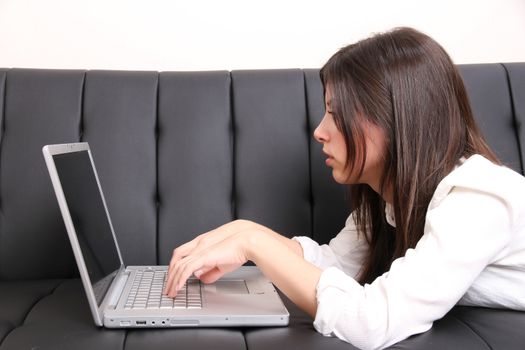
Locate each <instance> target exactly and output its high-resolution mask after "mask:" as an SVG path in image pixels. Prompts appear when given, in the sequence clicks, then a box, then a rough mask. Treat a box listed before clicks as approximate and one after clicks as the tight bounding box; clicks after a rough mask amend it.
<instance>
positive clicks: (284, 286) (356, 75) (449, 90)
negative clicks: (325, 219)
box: [165, 28, 525, 349]
mask: <svg viewBox="0 0 525 350" xmlns="http://www.w3.org/2000/svg"><path fill="white" fill-rule="evenodd" d="M321 80H322V83H323V86H324V93H325V104H326V113H325V115H324V117H323V119H322V121H321V123H320V124H319V126H318V127H317V129H316V130H315V132H314V137H315V139H316V140H317V141H319V142H320V143H322V144H323V152H324V153H325V154H326V155H327V159H326V164H327V165H328V166H329V167H331V168H332V175H333V177H334V179H335V180H336V181H337V182H339V183H342V184H352V185H354V186H352V187H351V198H352V207H353V208H355V210H354V211H353V212H352V214H351V215H350V217H349V218H348V220H347V222H346V226H345V227H344V229H343V230H342V231H341V232H340V233H339V234H338V235H337V236H336V237H335V238H334V239H332V240H331V242H330V244H329V245H323V246H319V245H318V244H317V243H316V242H314V241H312V240H311V239H309V238H307V237H294V238H293V239H288V238H285V237H283V236H281V235H279V234H277V233H275V232H273V231H271V230H270V229H268V228H266V227H264V226H261V225H258V224H256V223H253V222H249V221H245V220H237V221H234V222H231V223H229V224H226V225H224V226H222V227H219V228H218V229H216V230H213V231H210V232H208V233H205V234H203V235H200V236H199V237H197V238H196V239H194V240H193V241H191V242H189V243H186V244H184V245H182V246H181V247H179V248H177V249H175V250H174V253H173V258H172V260H171V263H170V269H169V278H168V281H167V287H166V291H165V292H166V293H167V294H168V295H170V296H174V295H176V293H177V291H178V290H179V289H180V288H181V286H182V285H183V284H184V282H185V281H186V279H187V278H188V277H190V276H191V275H192V274H195V276H197V277H198V278H200V279H201V280H202V281H203V282H205V283H209V282H213V281H215V280H217V279H218V278H219V277H220V276H222V275H223V274H224V273H226V272H229V271H232V270H234V269H236V268H237V267H239V266H240V265H242V264H244V263H245V262H246V261H247V260H251V261H253V262H254V263H255V264H256V265H257V266H259V267H260V268H261V270H262V271H263V273H264V274H265V275H266V276H267V277H268V278H269V279H270V280H271V281H272V282H273V283H274V284H275V285H276V286H277V287H278V288H279V289H281V290H282V291H283V292H284V293H285V294H286V295H287V296H288V297H289V298H290V299H291V300H292V301H293V302H294V303H296V304H297V305H298V306H299V307H301V308H302V309H304V310H305V311H306V312H308V313H309V314H310V315H311V316H312V317H314V318H315V320H314V326H315V328H316V329H317V330H318V331H319V332H321V333H322V334H324V335H326V336H330V335H332V336H336V337H339V338H340V339H342V340H345V341H347V342H350V343H352V344H354V345H355V346H357V347H360V348H367V349H376V348H383V347H386V346H388V345H391V344H393V343H396V342H398V341H400V340H402V339H405V338H407V337H408V336H410V335H412V334H417V333H421V332H424V331H426V330H428V329H430V328H431V326H432V323H433V321H435V320H437V319H440V318H441V317H443V316H444V315H445V314H446V313H447V312H448V311H449V310H450V309H451V308H452V307H453V306H454V305H455V304H457V303H458V302H459V303H460V304H462V305H479V306H487V307H506V308H513V309H520V310H525V288H523V284H524V283H525V226H524V225H525V216H524V214H525V201H523V200H522V199H523V198H525V178H523V177H522V176H521V175H519V174H517V173H515V172H513V171H512V170H510V169H508V168H505V167H503V166H501V165H500V163H499V161H498V159H497V158H496V156H495V155H494V153H493V152H492V151H491V150H490V148H489V147H488V146H487V144H486V143H485V141H484V140H483V137H482V136H481V134H480V132H479V130H478V128H477V126H476V124H475V122H474V118H473V115H472V111H471V108H470V106H469V102H468V99H467V95H466V92H465V88H464V85H463V82H462V80H461V78H460V76H459V74H458V71H457V70H456V68H455V66H454V64H453V63H452V61H451V60H450V58H449V57H448V55H447V54H446V52H445V51H444V50H443V48H442V47H441V46H439V44H437V43H436V42H435V41H434V40H432V39H431V38H429V37H428V36H426V35H424V34H422V33H420V32H418V31H416V30H413V29H410V28H399V29H396V30H393V31H391V32H387V33H384V34H379V35H376V36H373V37H371V38H368V39H365V40H362V41H360V42H358V43H356V44H353V45H349V46H347V47H344V48H342V49H341V50H339V51H338V52H337V53H336V54H335V55H334V56H333V57H331V58H330V60H329V61H328V62H327V63H326V64H325V66H324V67H323V68H322V69H321ZM270 251H271V252H272V254H271V256H269V255H268V254H265V253H264V252H270Z"/></svg>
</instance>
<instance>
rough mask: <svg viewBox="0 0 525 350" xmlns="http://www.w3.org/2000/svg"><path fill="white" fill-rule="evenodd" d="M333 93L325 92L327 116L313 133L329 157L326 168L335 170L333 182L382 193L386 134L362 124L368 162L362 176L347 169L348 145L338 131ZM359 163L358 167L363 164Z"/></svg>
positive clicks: (369, 125) (376, 127)
mask: <svg viewBox="0 0 525 350" xmlns="http://www.w3.org/2000/svg"><path fill="white" fill-rule="evenodd" d="M331 98H332V96H331V92H330V89H329V88H327V89H326V96H325V101H326V105H325V114H324V116H323V119H322V120H321V123H320V124H319V126H318V127H317V128H316V129H315V131H314V137H315V139H316V140H317V141H318V142H320V143H322V144H323V152H324V153H325V154H326V155H327V159H326V161H325V163H326V165H327V166H329V167H331V168H332V176H333V177H334V180H335V181H337V182H338V183H340V184H357V183H366V184H369V185H370V186H371V187H372V188H373V189H374V190H375V191H376V192H378V193H379V188H380V180H381V175H382V171H383V164H384V158H385V157H384V156H385V152H386V142H385V136H384V132H383V130H381V129H380V128H379V127H378V126H376V125H374V124H372V123H370V122H368V121H364V122H363V125H362V127H363V132H364V135H365V140H366V141H365V144H366V160H365V166H364V169H363V173H362V174H361V176H359V169H355V170H354V171H350V169H348V168H347V167H346V153H347V152H346V142H345V139H344V136H343V133H342V132H341V131H340V130H339V129H338V128H337V125H336V123H335V121H334V118H333V116H332V110H331ZM360 162H361V161H360V160H359V159H357V162H356V164H360Z"/></svg>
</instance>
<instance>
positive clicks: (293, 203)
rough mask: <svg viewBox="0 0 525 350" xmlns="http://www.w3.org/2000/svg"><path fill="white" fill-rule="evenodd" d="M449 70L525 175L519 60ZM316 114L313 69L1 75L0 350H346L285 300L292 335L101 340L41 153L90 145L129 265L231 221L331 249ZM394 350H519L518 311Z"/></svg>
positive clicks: (450, 317)
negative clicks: (47, 147)
mask: <svg viewBox="0 0 525 350" xmlns="http://www.w3.org/2000/svg"><path fill="white" fill-rule="evenodd" d="M459 68H460V70H461V74H462V75H463V77H464V79H465V83H466V85H467V88H468V93H469V96H470V98H471V102H472V104H473V108H474V111H475V114H476V116H477V119H478V120H479V123H480V124H481V128H482V130H483V132H484V133H485V135H486V137H487V139H488V142H489V143H490V144H491V145H492V146H493V147H494V148H495V150H496V151H497V153H498V154H499V155H500V156H501V158H502V159H503V160H504V162H505V163H506V164H508V165H509V166H510V167H512V168H514V169H515V170H517V171H519V172H521V173H523V166H524V164H525V158H524V157H525V150H524V147H525V129H524V128H523V126H522V123H523V122H524V121H525V63H511V64H480V65H461V66H459ZM323 110H324V108H323V101H322V87H321V84H320V81H319V78H318V70H313V69H312V70H292V69H290V70H267V71H264V70H254V71H232V72H227V71H217V72H162V73H158V72H130V71H128V72H124V71H84V70H67V71H66V70H28V69H0V126H1V127H0V350H8V349H9V350H11V349H145V348H148V349H156V350H161V349H200V348H202V349H209V348H214V349H245V348H249V349H270V348H273V349H280V348H283V349H313V348H315V349H320V348H323V349H353V347H352V346H351V345H349V344H347V343H344V342H342V341H340V340H338V339H335V338H325V337H323V336H321V335H320V334H318V333H316V332H315V330H314V329H313V327H312V320H311V318H309V317H308V316H307V315H306V314H305V313H303V312H302V311H300V310H299V309H298V308H297V307H295V306H294V305H293V304H291V303H290V302H288V301H287V306H288V308H289V311H290V313H291V318H290V326H289V327H286V328H236V329H169V330H168V329H163V330H151V329H139V330H106V329H100V328H97V327H95V325H94V323H93V320H92V317H91V313H90V311H89V309H88V306H87V301H86V297H85V295H84V291H83V289H82V286H81V283H80V281H79V279H78V274H77V267H76V264H75V262H74V259H73V256H72V252H71V247H70V245H69V241H68V239H67V236H66V233H65V229H64V224H63V222H62V218H61V216H60V213H59V209H58V206H57V203H56V199H55V196H54V193H53V190H52V187H51V182H50V180H49V176H48V174H47V171H46V168H45V165H44V160H43V157H42V153H41V148H42V146H43V145H44V144H50V143H63V142H75V141H88V142H89V143H90V145H91V148H92V150H93V153H94V157H95V160H96V162H97V168H98V171H99V175H100V178H101V182H102V186H103V188H104V190H105V194H106V197H107V202H108V206H109V210H110V212H111V215H112V218H113V223H114V227H115V230H116V233H117V236H118V239H119V241H120V244H121V249H122V250H123V258H124V261H125V263H126V264H127V265H138V264H167V263H168V261H169V258H170V256H171V252H172V249H173V248H174V247H176V246H177V245H179V244H181V243H183V242H185V241H188V240H189V239H191V238H192V237H194V236H195V235H197V234H199V233H201V232H204V231H207V230H209V229H211V228H214V227H216V226H218V225H221V224H223V223H225V222H228V221H230V220H232V219H236V218H245V219H251V220H254V221H256V222H259V223H262V224H265V225H267V226H269V227H271V228H272V229H274V230H276V231H277V232H280V233H282V234H284V235H287V236H289V237H291V236H293V235H307V236H311V237H313V238H315V239H316V240H318V241H319V242H322V243H325V242H328V241H329V239H330V238H331V237H333V236H334V235H335V234H336V233H337V232H338V231H339V230H340V229H341V228H342V226H343V223H344V220H345V218H346V216H347V215H348V205H347V204H346V201H345V192H344V189H343V188H342V187H340V186H339V185H336V184H335V183H334V182H333V180H332V178H331V174H330V171H329V169H327V168H326V167H325V165H324V163H323V159H322V158H323V157H322V153H321V148H320V146H319V145H318V144H317V143H316V142H315V141H314V140H313V138H312V132H313V130H314V128H315V126H316V125H317V124H318V122H319V121H320V119H321V116H322V114H323ZM524 200H525V199H524ZM472 249H475V242H473V247H472ZM268 254H271V252H268ZM524 288H525V286H524ZM391 348H392V349H505V350H511V349H525V313H523V312H517V311H510V310H494V309H483V308H471V307H455V308H454V309H453V310H452V311H451V312H450V313H449V314H447V315H446V316H445V317H444V318H443V319H442V320H439V321H437V322H435V324H434V327H433V328H432V329H431V330H430V331H428V332H427V333H424V334H421V335H416V336H413V337H411V338H409V339H407V340H405V341H403V342H401V343H399V344H396V345H394V346H392V347H391Z"/></svg>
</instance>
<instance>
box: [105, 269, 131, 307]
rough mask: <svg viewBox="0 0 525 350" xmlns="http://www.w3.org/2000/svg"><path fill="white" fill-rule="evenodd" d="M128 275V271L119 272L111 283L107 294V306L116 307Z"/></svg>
mask: <svg viewBox="0 0 525 350" xmlns="http://www.w3.org/2000/svg"><path fill="white" fill-rule="evenodd" d="M128 277H129V273H126V272H121V273H119V274H118V276H117V278H116V279H115V282H114V284H113V288H111V290H110V295H109V296H108V304H107V307H108V308H111V309H115V308H116V307H117V304H118V301H119V299H120V296H121V295H122V292H123V291H124V287H125V286H126V281H127V280H128Z"/></svg>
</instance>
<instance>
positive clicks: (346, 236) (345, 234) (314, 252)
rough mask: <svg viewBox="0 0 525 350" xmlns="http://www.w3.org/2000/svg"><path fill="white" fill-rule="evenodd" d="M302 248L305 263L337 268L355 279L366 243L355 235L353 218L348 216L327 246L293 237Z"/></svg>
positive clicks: (322, 267)
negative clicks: (343, 225) (342, 226)
mask: <svg viewBox="0 0 525 350" xmlns="http://www.w3.org/2000/svg"><path fill="white" fill-rule="evenodd" d="M292 239H293V240H295V241H297V242H299V243H300V244H301V247H302V248H303V257H304V259H305V260H306V261H308V262H310V263H312V264H313V265H315V266H317V267H319V268H320V269H323V270H324V269H326V268H329V267H337V268H338V269H339V270H341V271H344V272H345V273H346V274H347V275H349V276H352V277H354V278H355V277H356V276H357V275H358V274H359V272H360V270H361V267H362V264H363V260H364V258H365V254H366V252H367V248H368V243H367V241H366V239H365V237H363V235H358V234H357V228H356V225H355V221H354V216H353V215H352V214H350V216H348V219H347V220H346V223H345V227H344V228H343V229H342V230H341V232H339V234H338V235H337V236H336V237H334V238H333V239H332V240H331V241H330V243H329V244H323V245H319V244H318V243H317V242H316V241H314V240H313V239H311V238H309V237H305V236H300V237H293V238H292Z"/></svg>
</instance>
